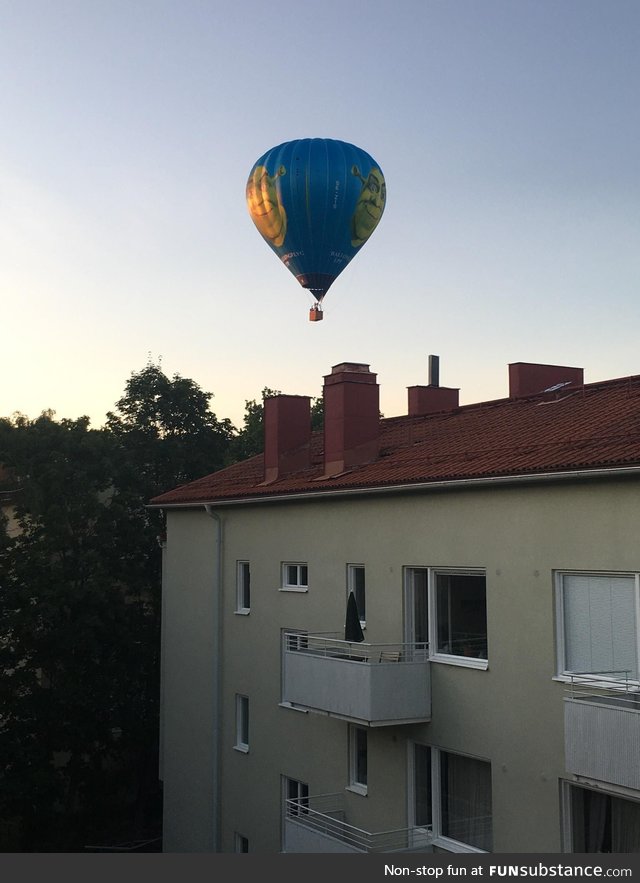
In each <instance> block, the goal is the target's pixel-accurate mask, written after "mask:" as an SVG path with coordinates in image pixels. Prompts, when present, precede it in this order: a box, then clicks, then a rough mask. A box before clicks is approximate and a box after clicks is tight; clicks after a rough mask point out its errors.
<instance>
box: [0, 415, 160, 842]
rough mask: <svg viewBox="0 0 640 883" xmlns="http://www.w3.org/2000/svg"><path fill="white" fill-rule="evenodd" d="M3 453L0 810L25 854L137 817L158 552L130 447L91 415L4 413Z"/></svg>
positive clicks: (149, 716)
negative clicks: (7, 416)
mask: <svg viewBox="0 0 640 883" xmlns="http://www.w3.org/2000/svg"><path fill="white" fill-rule="evenodd" d="M0 460H1V461H2V462H3V463H4V464H5V466H7V467H8V468H9V471H10V474H11V475H12V476H13V480H14V481H13V483H14V488H17V490H16V493H15V495H14V505H15V529H14V530H13V531H12V535H11V536H9V537H5V541H4V543H3V545H2V548H1V549H0V586H1V587H2V605H1V607H0V671H1V672H2V678H0V758H2V762H1V764H0V818H2V819H5V820H6V819H18V820H20V822H21V832H22V840H21V842H20V844H19V846H20V849H21V850H23V851H43V850H50V851H58V850H70V851H75V850H76V849H78V848H81V847H82V845H83V841H85V840H86V838H90V837H91V836H92V834H95V835H99V833H100V832H102V835H103V836H104V835H105V834H106V833H107V831H109V832H110V834H111V835H114V836H115V832H114V831H113V821H114V819H120V818H121V819H122V821H123V822H126V824H127V825H128V826H130V828H131V827H133V826H135V821H136V818H135V817H136V815H137V816H138V817H139V816H140V811H141V799H142V795H143V791H144V786H145V785H146V782H145V780H144V775H141V771H144V770H146V769H148V768H149V767H150V765H151V763H152V762H154V761H153V756H154V755H155V753H156V745H155V743H156V741H157V719H158V692H159V684H158V667H159V666H158V635H159V628H158V614H159V603H158V602H159V577H160V561H159V550H158V547H157V542H156V541H155V536H154V535H152V531H151V530H150V528H151V525H150V523H149V521H148V519H147V518H146V513H145V510H144V506H143V504H142V501H141V500H135V499H134V498H133V497H132V495H131V492H130V490H129V489H128V487H126V486H122V483H121V482H122V479H123V478H125V477H126V474H127V469H125V468H124V467H125V466H126V463H125V462H124V461H125V458H124V457H123V452H122V450H121V449H120V448H119V446H118V445H117V444H116V443H115V439H114V438H113V437H112V436H111V435H110V434H109V433H108V432H104V431H95V430H90V429H89V422H88V420H87V419H86V418H81V419H80V420H76V421H71V420H62V421H60V422H57V421H55V420H54V419H53V416H52V415H51V414H44V415H42V416H41V417H40V418H38V419H37V420H35V421H28V420H26V419H25V418H19V419H18V420H14V421H7V420H4V421H0ZM123 808H126V811H129V812H130V817H129V818H127V819H125V818H124V817H123V816H122V811H123ZM107 836H108V835H107Z"/></svg>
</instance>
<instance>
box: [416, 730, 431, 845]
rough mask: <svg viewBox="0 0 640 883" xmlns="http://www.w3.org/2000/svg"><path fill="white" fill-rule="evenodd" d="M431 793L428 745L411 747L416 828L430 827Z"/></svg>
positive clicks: (429, 750)
mask: <svg viewBox="0 0 640 883" xmlns="http://www.w3.org/2000/svg"><path fill="white" fill-rule="evenodd" d="M431 793H432V792H431V749H430V748H429V746H428V745H417V744H416V745H414V746H413V800H414V824H415V825H416V827H418V828H430V827H431V824H432V820H433V815H432V808H431Z"/></svg>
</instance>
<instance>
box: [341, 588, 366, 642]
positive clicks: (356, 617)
mask: <svg viewBox="0 0 640 883" xmlns="http://www.w3.org/2000/svg"><path fill="white" fill-rule="evenodd" d="M344 639H345V641H351V642H353V643H355V642H358V641H364V632H363V631H362V626H361V625H360V614H359V613H358V605H357V603H356V596H355V595H354V594H353V592H349V598H348V600H347V619H346V622H345V625H344Z"/></svg>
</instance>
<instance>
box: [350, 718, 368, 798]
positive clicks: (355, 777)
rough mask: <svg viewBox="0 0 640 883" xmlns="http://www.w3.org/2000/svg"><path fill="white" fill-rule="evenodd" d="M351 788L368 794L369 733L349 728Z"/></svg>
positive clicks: (356, 728)
mask: <svg viewBox="0 0 640 883" xmlns="http://www.w3.org/2000/svg"><path fill="white" fill-rule="evenodd" d="M349 788H350V790H352V791H357V792H358V794H366V793H367V731H366V730H365V729H364V728H363V727H349Z"/></svg>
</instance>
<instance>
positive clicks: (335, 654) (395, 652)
mask: <svg viewBox="0 0 640 883" xmlns="http://www.w3.org/2000/svg"><path fill="white" fill-rule="evenodd" d="M338 635H339V632H326V633H321V634H313V635H305V634H300V633H299V632H285V633H284V647H285V650H287V651H289V652H295V653H307V654H310V655H312V656H324V657H327V658H331V659H345V660H349V661H351V662H366V663H380V662H383V663H384V662H387V663H391V662H426V661H427V660H428V659H429V645H428V644H426V643H398V644H367V643H365V642H360V643H358V642H353V641H345V640H342V639H341V638H339V637H338Z"/></svg>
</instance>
